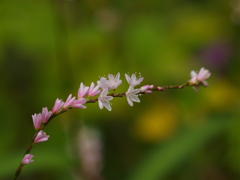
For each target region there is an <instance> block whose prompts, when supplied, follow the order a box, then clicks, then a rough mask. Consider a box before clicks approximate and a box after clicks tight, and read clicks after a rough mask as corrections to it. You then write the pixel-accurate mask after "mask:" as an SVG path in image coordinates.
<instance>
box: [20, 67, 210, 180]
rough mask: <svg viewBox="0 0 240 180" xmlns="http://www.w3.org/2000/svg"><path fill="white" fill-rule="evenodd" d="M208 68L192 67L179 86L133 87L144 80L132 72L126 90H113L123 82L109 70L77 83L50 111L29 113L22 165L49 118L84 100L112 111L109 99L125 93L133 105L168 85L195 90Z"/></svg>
mask: <svg viewBox="0 0 240 180" xmlns="http://www.w3.org/2000/svg"><path fill="white" fill-rule="evenodd" d="M210 75H211V74H210V72H209V71H208V70H207V69H204V68H201V69H200V71H199V72H198V73H196V72H195V71H191V79H190V80H188V82H187V83H186V84H183V85H180V86H171V85H169V86H165V87H161V86H156V87H154V86H153V85H144V86H142V87H140V88H139V89H137V88H136V89H135V87H136V86H138V85H140V83H141V82H142V81H143V79H144V78H143V77H137V76H136V74H132V75H131V76H130V75H128V74H125V78H126V81H127V83H128V84H129V88H128V90H127V91H126V92H125V93H120V94H115V90H116V89H117V87H118V86H120V85H121V84H122V80H121V79H120V73H117V75H116V76H114V75H112V74H109V75H108V76H107V77H100V79H99V80H98V81H97V82H96V85H95V83H93V82H92V83H91V85H90V86H86V85H84V84H83V83H80V87H79V89H78V94H77V98H76V97H73V96H72V94H70V95H69V96H68V97H67V99H66V101H65V102H64V101H62V100H61V99H58V98H57V99H56V101H55V103H54V106H53V108H52V110H51V111H49V110H48V108H47V107H44V108H43V109H42V113H39V114H36V113H35V114H34V115H32V120H33V126H34V128H35V130H36V133H35V135H34V136H33V141H32V144H31V145H30V146H29V147H28V148H27V151H26V154H25V156H24V157H23V159H22V162H21V166H23V165H26V164H29V163H31V162H33V160H32V158H33V155H31V154H29V151H30V150H31V148H32V147H33V145H34V144H36V143H41V142H44V141H47V140H48V138H49V135H47V134H46V133H45V132H44V131H43V129H44V127H45V126H46V125H47V124H48V123H49V122H50V120H51V119H53V118H54V117H56V116H57V115H59V114H61V113H63V112H65V111H67V110H69V109H72V108H80V109H85V108H86V106H85V104H86V103H92V102H98V106H99V108H100V109H103V108H104V107H105V108H106V109H107V110H109V111H111V110H112V107H111V103H110V101H111V100H112V99H113V98H114V97H123V96H126V98H127V102H128V104H129V105H130V106H133V103H134V102H140V99H139V95H141V94H149V93H152V91H165V90H168V89H180V88H183V87H185V86H192V87H193V88H194V90H196V91H197V90H198V88H199V86H200V85H202V86H208V83H207V82H206V79H207V78H209V77H210ZM110 90H113V93H109V91H110ZM96 95H99V96H98V97H97V98H95V99H92V97H94V96H96ZM20 171H21V168H20V170H19V171H17V172H16V177H18V175H19V173H20Z"/></svg>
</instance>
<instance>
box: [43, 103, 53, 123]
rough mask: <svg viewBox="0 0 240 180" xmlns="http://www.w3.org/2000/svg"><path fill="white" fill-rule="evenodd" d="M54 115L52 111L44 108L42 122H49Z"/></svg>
mask: <svg viewBox="0 0 240 180" xmlns="http://www.w3.org/2000/svg"><path fill="white" fill-rule="evenodd" d="M51 115H52V112H51V111H48V108H47V107H45V108H42V122H43V123H46V122H48V120H49V118H50V117H51Z"/></svg>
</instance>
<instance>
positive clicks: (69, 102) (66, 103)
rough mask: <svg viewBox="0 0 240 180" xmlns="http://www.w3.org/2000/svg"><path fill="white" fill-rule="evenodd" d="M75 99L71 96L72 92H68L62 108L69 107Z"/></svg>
mask: <svg viewBox="0 0 240 180" xmlns="http://www.w3.org/2000/svg"><path fill="white" fill-rule="evenodd" d="M74 101H75V97H73V98H72V94H70V95H69V96H68V98H67V100H66V102H65V103H64V105H63V107H64V108H69V107H70V106H72V104H73V102H74Z"/></svg>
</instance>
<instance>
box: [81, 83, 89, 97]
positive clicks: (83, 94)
mask: <svg viewBox="0 0 240 180" xmlns="http://www.w3.org/2000/svg"><path fill="white" fill-rule="evenodd" d="M88 89H89V87H88V86H85V85H84V84H83V83H81V84H80V87H79V89H78V98H84V97H85V96H86V95H87V93H88Z"/></svg>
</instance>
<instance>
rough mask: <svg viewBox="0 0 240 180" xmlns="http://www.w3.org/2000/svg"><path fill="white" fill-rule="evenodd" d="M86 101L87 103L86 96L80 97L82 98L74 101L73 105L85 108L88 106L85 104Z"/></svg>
mask: <svg viewBox="0 0 240 180" xmlns="http://www.w3.org/2000/svg"><path fill="white" fill-rule="evenodd" d="M85 103H86V99H85V98H80V99H77V100H75V101H73V104H72V107H73V108H80V109H85V108H87V107H86V106H84V105H83V104H85Z"/></svg>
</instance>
